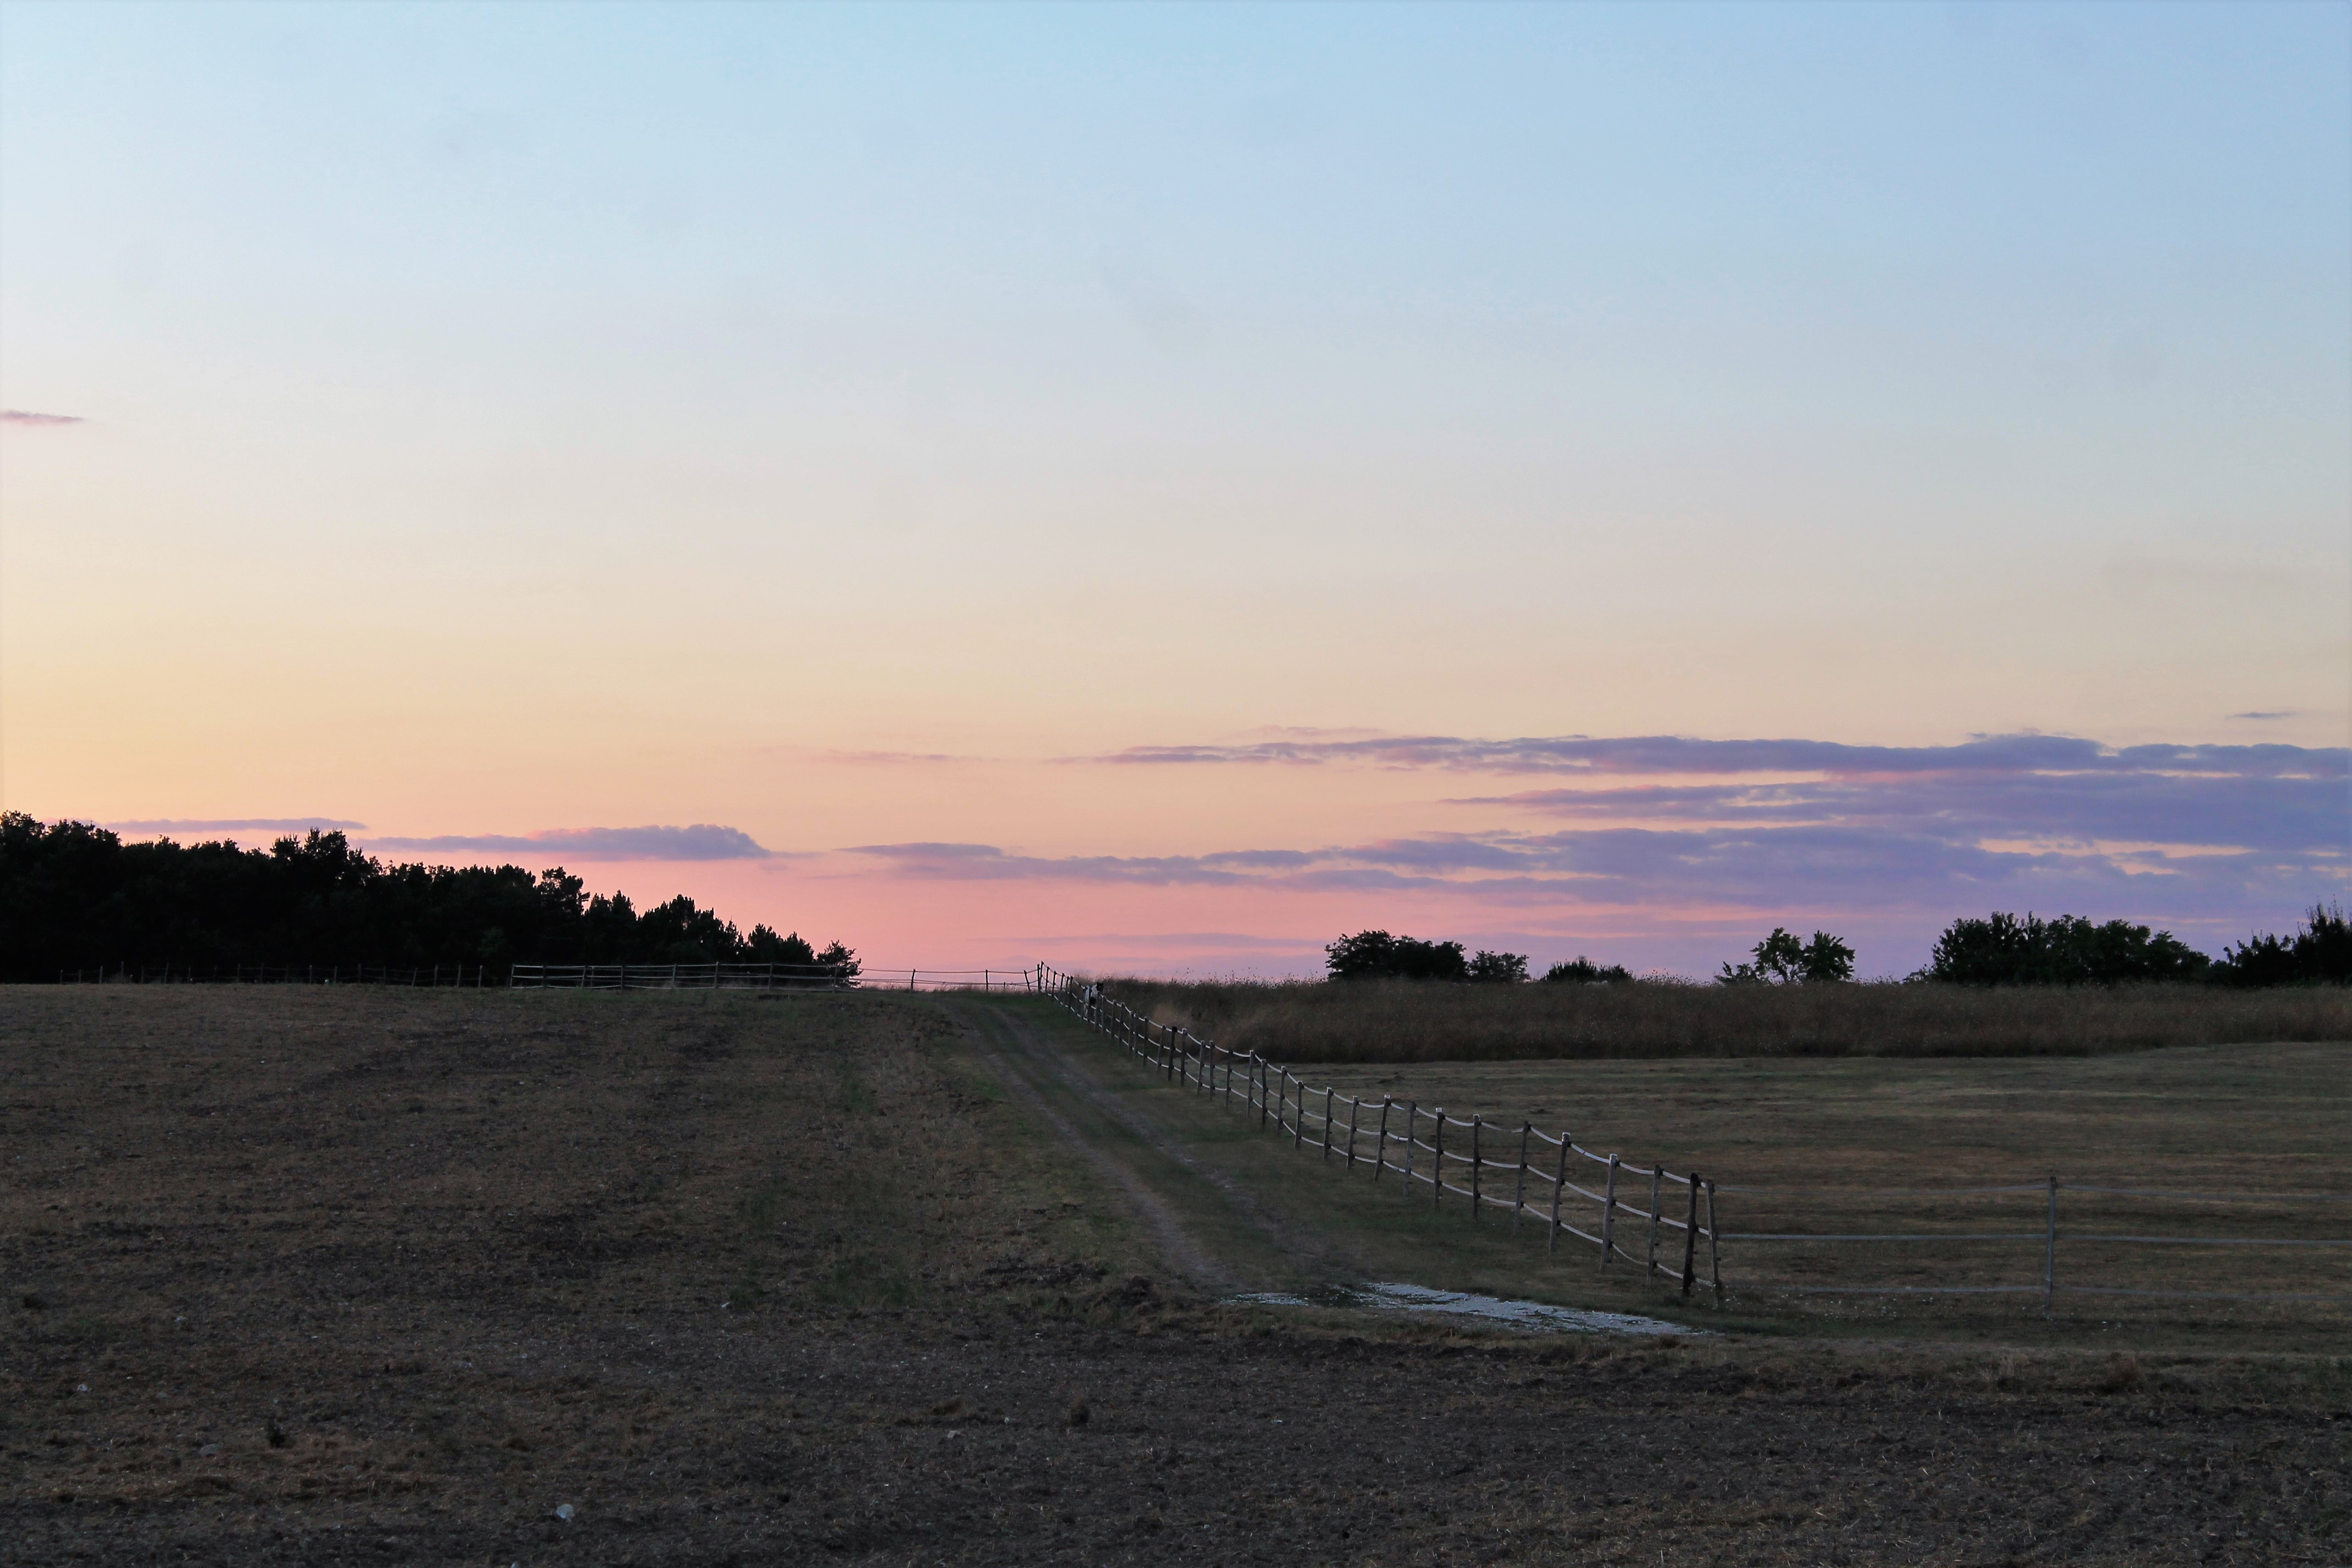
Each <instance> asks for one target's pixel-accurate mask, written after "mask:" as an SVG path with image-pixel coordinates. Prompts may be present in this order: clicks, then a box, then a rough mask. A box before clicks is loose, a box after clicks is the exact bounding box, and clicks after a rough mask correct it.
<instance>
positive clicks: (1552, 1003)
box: [1108, 980, 2352, 1063]
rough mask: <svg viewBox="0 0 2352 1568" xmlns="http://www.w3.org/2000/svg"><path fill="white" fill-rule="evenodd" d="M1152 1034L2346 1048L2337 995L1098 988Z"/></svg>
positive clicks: (1425, 1052) (1884, 1049)
mask: <svg viewBox="0 0 2352 1568" xmlns="http://www.w3.org/2000/svg"><path fill="white" fill-rule="evenodd" d="M1108 985H1109V988H1110V990H1111V992H1112V994H1114V995H1116V996H1118V998H1119V999H1120V1000H1122V1001H1124V1002H1125V1003H1127V1004H1128V1005H1129V1006H1131V1007H1133V1008H1135V1009H1136V1010H1137V1011H1138V1012H1140V1013H1144V1014H1146V1015H1148V1016H1151V1017H1153V1018H1155V1019H1157V1020H1159V1021H1160V1022H1161V1023H1169V1024H1176V1025H1179V1026H1182V1027H1185V1028H1189V1029H1191V1030H1192V1032H1193V1033H1195V1034H1197V1035H1199V1036H1201V1037H1202V1038H1205V1039H1213V1040H1214V1041H1216V1042H1217V1043H1218V1044H1219V1045H1222V1046H1226V1047H1231V1048H1233V1049H1234V1050H1255V1051H1257V1052H1260V1053H1262V1054H1263V1055H1265V1056H1268V1057H1271V1058H1274V1059H1275V1060H1276V1061H1280V1062H1294V1063H1295V1062H1349V1061H1379V1062H1418V1061H1496V1060H1517V1059H1524V1058H1601V1057H1751V1056H1765V1057H1773V1056H1793V1057H1843V1056H1898V1057H1908V1056H1919V1057H1937V1056H1962V1057H1980V1056H2087V1055H2097V1054H2100V1053H2103V1052H2107V1051H2124V1050H2146V1049H2151V1048H2156V1047H2166V1046H2207V1045H2233V1044H2243V1043H2259V1042H2263V1041H2271V1040H2352V988H2347V987H2343V986H2331V987H2323V988H2315V989H2303V990H2278V991H2225V990H2220V989H2216V988H2214V987H2210V986H2202V985H2132V986H2086V987H2079V988H2069V987H2063V986H2046V987H2020V988H2011V989H1997V990H1993V989H1977V988H1972V987H1966V986H1958V985H1910V984H1905V985H1894V984H1863V985H1793V986H1779V985H1681V984H1616V985H1542V984H1535V985H1445V984H1430V983H1416V982H1410V981H1351V982H1349V983H1347V984H1328V983H1307V982H1295V983H1285V984H1248V983H1243V984H1171V983H1164V982H1159V981H1137V980H1114V981H1111V982H1108Z"/></svg>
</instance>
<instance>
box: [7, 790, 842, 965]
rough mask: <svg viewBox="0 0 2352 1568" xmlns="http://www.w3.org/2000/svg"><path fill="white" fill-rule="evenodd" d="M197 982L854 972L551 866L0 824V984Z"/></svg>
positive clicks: (795, 946)
mask: <svg viewBox="0 0 2352 1568" xmlns="http://www.w3.org/2000/svg"><path fill="white" fill-rule="evenodd" d="M92 963H106V964H109V965H111V964H116V963H129V964H131V965H132V966H134V967H135V966H138V965H142V964H143V965H146V966H149V967H151V968H152V967H158V966H161V965H163V964H164V963H170V964H171V965H173V967H174V968H176V969H182V970H185V971H188V972H192V973H204V972H205V971H207V970H210V969H214V968H221V969H226V968H229V967H231V966H233V965H236V964H240V963H271V964H317V965H320V967H325V966H327V965H331V964H351V963H368V964H378V963H383V964H389V965H392V966H394V967H395V968H397V967H402V966H408V965H419V964H433V963H468V964H487V965H488V966H489V968H490V970H491V972H492V973H497V972H498V971H499V969H500V968H502V967H503V966H505V965H507V964H509V963H789V964H812V965H823V966H825V967H827V968H829V969H831V970H832V971H833V972H834V973H837V974H840V975H843V976H845V977H846V976H853V975H855V974H856V973H857V968H858V964H857V956H856V953H855V952H852V951H851V950H850V949H848V948H846V947H845V946H843V945H842V944H841V943H840V942H833V943H831V944H829V945H828V946H826V947H824V949H822V950H820V949H818V948H817V947H815V946H814V944H813V943H811V942H808V941H807V940H805V939H804V938H803V937H802V936H801V935H800V934H799V933H797V932H793V933H791V934H787V935H779V934H777V933H776V932H775V931H772V930H771V929H770V928H768V927H767V926H764V925H755V926H753V927H752V928H751V931H750V932H749V934H746V933H744V932H742V931H738V930H737V929H736V927H735V926H734V924H733V923H732V922H731V921H726V920H723V919H721V918H720V917H719V913H718V911H716V910H707V909H703V908H701V907H700V906H698V905H697V904H696V903H695V901H694V900H692V899H690V898H688V897H686V896H685V895H684V894H680V895H678V896H677V898H674V899H671V900H668V901H667V902H665V903H660V904H656V905H655V906H654V907H653V908H651V909H648V910H644V911H643V912H642V913H641V912H639V911H638V910H637V909H636V907H635V905H634V904H633V903H631V901H630V900H629V898H628V895H627V894H625V893H614V894H611V895H609V896H607V895H605V894H602V893H598V894H591V893H589V891H588V890H587V886H586V883H585V882H584V881H583V879H581V878H578V877H575V876H572V874H571V873H569V872H567V871H565V870H564V869H563V868H562V867H552V868H548V869H546V870H543V871H540V872H537V873H533V872H530V871H528V870H525V869H524V868H522V867H520V866H425V865H419V864H414V863H400V864H387V863H385V862H383V861H381V860H378V859H376V858H373V856H370V855H366V854H363V853H362V852H361V851H360V850H357V849H355V848H353V847H352V846H351V844H350V842H349V841H348V840H346V839H345V838H344V837H343V836H342V835H341V833H321V832H319V831H318V830H316V829H315V828H314V829H312V830H311V831H310V833H309V834H307V835H305V836H304V837H300V838H294V837H285V838H280V839H278V840H277V841H276V842H275V843H273V844H271V845H270V847H268V848H267V849H240V848H239V847H237V846H236V844H235V843H233V842H231V841H229V840H226V839H222V840H218V841H215V842H212V843H203V844H178V843H174V842H173V841H172V840H171V839H168V838H163V839H157V840H155V841H153V842H152V843H134V844H126V843H124V842H123V841H122V839H121V837H120V836H119V835H117V834H114V833H111V832H110V831H108V830H107V829H105V828H103V827H97V826H91V825H90V824H89V823H86V822H72V821H63V822H54V823H49V824H47V825H44V824H43V823H41V822H39V821H38V820H37V819H36V818H34V817H32V816H28V815H26V813H23V812H14V811H12V812H8V813H6V814H5V816H0V980H9V981H40V980H54V979H56V978H57V977H58V972H59V971H61V970H62V971H67V972H70V971H73V970H76V969H79V968H85V967H87V966H89V965H90V964H92Z"/></svg>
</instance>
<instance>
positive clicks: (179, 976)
mask: <svg viewBox="0 0 2352 1568" xmlns="http://www.w3.org/2000/svg"><path fill="white" fill-rule="evenodd" d="M499 967H500V966H499V965H495V964H485V963H426V964H410V963H401V964H384V963H233V964H226V965H221V964H211V965H206V964H186V963H183V964H172V963H163V964H131V963H118V964H115V965H114V966H112V967H111V968H109V967H108V966H106V965H104V964H100V966H99V967H97V968H95V969H61V970H59V971H58V984H64V985H425V986H430V985H463V986H467V987H468V988H470V989H480V988H482V987H486V986H494V985H504V984H507V983H506V981H504V980H492V979H490V978H489V976H490V975H491V974H494V973H498V972H499Z"/></svg>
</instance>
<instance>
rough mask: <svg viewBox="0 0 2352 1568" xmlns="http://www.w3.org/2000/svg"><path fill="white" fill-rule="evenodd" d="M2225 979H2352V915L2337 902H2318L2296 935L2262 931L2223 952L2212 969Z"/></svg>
mask: <svg viewBox="0 0 2352 1568" xmlns="http://www.w3.org/2000/svg"><path fill="white" fill-rule="evenodd" d="M2212 978H2213V979H2214V980H2216V981H2217V982H2219V983H2220V984H2223V985H2244V986H2255V985H2343V984H2352V921H2347V920H2346V919H2345V917H2344V911H2343V910H2342V909H2340V908H2339V907H2337V906H2336V905H2334V904H2315V905H2313V906H2312V910H2311V912H2310V913H2309V914H2307V915H2305V917H2304V921H2303V929H2302V930H2301V931H2296V932H2294V934H2293V935H2291V936H2270V935H2263V936H2257V937H2253V938H2251V939H2249V940H2248V941H2245V942H2239V943H2238V944H2237V945H2235V946H2234V947H2232V948H2231V949H2230V950H2229V952H2225V953H2223V954H2222V955H2221V958H2220V960H2219V961H2217V962H2216V963H2214V965H2213V969H2212Z"/></svg>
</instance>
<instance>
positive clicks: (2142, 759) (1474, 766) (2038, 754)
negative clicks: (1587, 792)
mask: <svg viewBox="0 0 2352 1568" xmlns="http://www.w3.org/2000/svg"><path fill="white" fill-rule="evenodd" d="M2343 757H2344V752H2341V751H2314V750H2310V749H2307V748H2304V747H2299V746H2287V745H2243V746H2175V745H2149V746H2126V747H2110V746H2105V745H2102V744H2100V743H2099V742H2096V741H2088V740H2082V739H2078V738H2075V737H2073V736H2067V735H2035V734H2022V735H1986V736H1979V737H1978V738H1977V739H1974V740H1971V741H1967V742H1962V743H1961V744H1959V745H1956V746H1850V745H1844V744H1842V743H1840V742H1835V741H1804V740H1764V741H1703V740H1693V739H1691V738H1689V737H1686V736H1681V735H1634V736H1622V737H1603V738H1595V737H1592V736H1587V735H1556V736H1527V737H1521V738H1517V739H1512V740H1481V739H1476V738H1473V737H1465V736H1458V735H1412V736H1389V737H1384V738H1377V739H1370V740H1337V741H1335V740H1310V739H1289V740H1274V741H1261V742H1250V743H1248V744H1244V745H1231V746H1223V745H1204V746H1132V747H1129V748H1128V749H1127V750H1125V751H1121V752H1109V753H1108V754H1105V755H1100V756H1095V757H1089V758H1086V759H1082V760H1085V761H1088V762H1099V763H1123V764H1130V765H1175V764H1202V763H1242V764H1250V763H1256V764H1265V763H1285V764H1293V765H1298V764H1305V765H1316V764H1327V765H1328V764H1332V763H1354V764H1359V765H1366V766H1373V767H1388V768H1430V769H1447V770H1452V771H1456V772H1471V773H1580V774H1592V775H1601V774H1652V775H1671V774H1681V775H1698V776H1704V775H1706V774H1732V773H1748V774H1788V773H1815V774H1823V775H1827V776H1830V777H1853V776H1859V775H1865V774H1885V773H2148V772H2158V771H2162V772H2173V773H2214V774H2223V775H2239V776H2248V775H2260V774H2288V773H2305V772H2308V771H2310V770H2312V769H2314V768H2321V769H2327V768H2333V769H2335V770H2336V771H2337V772H2341V771H2342V768H2343V765H2344V763H2343V760H2342V759H2343ZM2329 759H2334V760H2333V761H2330V760H2329Z"/></svg>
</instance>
